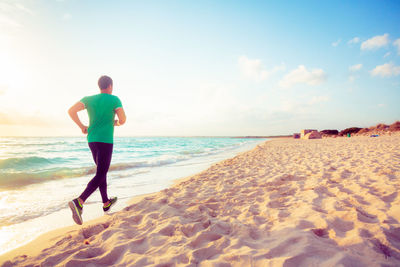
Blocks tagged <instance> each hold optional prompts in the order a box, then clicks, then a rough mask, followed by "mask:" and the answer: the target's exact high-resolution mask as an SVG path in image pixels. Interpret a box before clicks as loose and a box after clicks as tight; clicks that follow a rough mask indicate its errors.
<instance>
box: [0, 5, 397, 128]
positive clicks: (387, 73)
mask: <svg viewBox="0 0 400 267" xmlns="http://www.w3.org/2000/svg"><path fill="white" fill-rule="evenodd" d="M399 18H400V3H399V2H398V1H340V2H339V1H335V2H333V1H332V2H328V1H306V2H303V1H286V2H284V3H283V1H88V0H85V1H83V0H64V1H57V0H54V1H50V0H48V1H44V0H25V1H18V0H15V1H8V0H3V1H2V2H0V29H1V31H0V40H1V41H2V42H0V43H1V44H0V51H1V52H0V59H1V60H0V70H1V71H2V72H3V73H4V76H3V77H2V78H0V103H1V105H2V107H3V108H2V110H1V111H0V132H1V135H78V134H79V129H78V128H77V127H75V126H74V124H73V122H72V121H70V119H69V118H68V116H67V114H66V110H67V109H68V108H69V106H71V105H72V104H74V103H75V102H76V101H79V100H80V99H81V98H82V97H83V96H86V95H91V94H95V93H97V91H98V89H97V86H96V81H97V79H98V77H99V76H100V75H102V74H108V75H110V76H111V77H112V78H113V79H114V93H115V94H116V95H118V96H119V97H120V98H121V100H122V102H123V104H124V108H125V110H126V112H127V115H128V123H127V125H126V126H124V127H121V128H119V129H117V132H116V133H117V135H275V134H290V133H292V132H298V131H299V130H300V129H302V128H316V129H319V130H323V129H327V128H329V129H339V130H340V129H343V128H346V127H351V126H359V127H366V126H372V125H375V124H377V123H380V122H383V123H392V122H394V121H396V120H399V119H400V105H398V101H399V99H400V19H399ZM81 115H82V119H83V120H87V118H86V117H85V114H84V113H82V114H81Z"/></svg>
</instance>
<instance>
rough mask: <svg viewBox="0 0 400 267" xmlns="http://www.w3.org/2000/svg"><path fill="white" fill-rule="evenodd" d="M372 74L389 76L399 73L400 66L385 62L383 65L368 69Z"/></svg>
mask: <svg viewBox="0 0 400 267" xmlns="http://www.w3.org/2000/svg"><path fill="white" fill-rule="evenodd" d="M370 73H371V75H372V76H381V77H390V76H397V75H400V66H396V65H394V64H393V63H386V64H383V65H379V66H376V67H375V68H374V69H373V70H371V71H370Z"/></svg>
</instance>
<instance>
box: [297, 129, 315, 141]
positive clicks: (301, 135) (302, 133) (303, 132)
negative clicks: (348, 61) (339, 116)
mask: <svg viewBox="0 0 400 267" xmlns="http://www.w3.org/2000/svg"><path fill="white" fill-rule="evenodd" d="M311 132H318V131H317V130H311V129H304V130H301V132H300V137H301V138H302V139H303V138H304V136H305V135H306V134H308V133H311Z"/></svg>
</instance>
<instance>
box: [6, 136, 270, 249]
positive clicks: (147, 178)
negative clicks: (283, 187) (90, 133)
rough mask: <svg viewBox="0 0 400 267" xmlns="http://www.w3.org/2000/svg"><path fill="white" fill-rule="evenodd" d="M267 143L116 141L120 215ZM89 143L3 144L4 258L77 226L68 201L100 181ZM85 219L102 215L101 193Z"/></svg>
mask: <svg viewBox="0 0 400 267" xmlns="http://www.w3.org/2000/svg"><path fill="white" fill-rule="evenodd" d="M265 140H266V139H259V138H229V137H226V138H222V137H117V138H115V143H114V153H113V158H112V162H111V167H110V170H109V173H108V178H107V181H108V195H109V196H118V198H119V202H118V204H117V205H116V207H115V209H114V211H117V210H121V209H123V208H124V207H125V206H126V205H127V202H128V201H129V199H131V198H132V197H134V196H137V195H141V194H147V193H152V192H156V191H159V190H162V189H164V188H166V187H168V186H170V185H171V184H172V182H173V180H175V179H179V178H183V177H186V176H189V175H192V174H195V173H197V172H200V171H201V170H204V169H206V168H207V167H209V166H210V165H212V164H213V163H216V162H218V161H220V160H223V159H226V158H230V157H233V156H235V155H236V154H237V153H239V152H243V151H246V150H249V149H251V148H253V147H255V146H256V145H257V144H259V143H261V142H263V141H265ZM94 166H95V165H94V163H93V159H92V157H91V153H90V150H89V148H88V145H87V142H86V139H85V138H84V137H1V138H0V209H1V213H0V254H2V253H4V252H6V251H8V250H11V249H13V248H16V247H18V246H21V245H23V244H24V243H26V242H28V241H30V240H32V239H34V238H36V237H37V236H38V235H40V234H42V233H44V232H47V231H49V230H52V229H56V228H59V227H64V226H69V225H73V224H74V222H73V221H72V219H71V214H70V211H69V209H68V207H67V202H68V201H69V200H71V199H72V198H75V197H77V196H78V195H79V194H80V193H81V192H82V191H83V190H84V189H85V187H86V184H87V183H88V181H89V180H90V179H91V178H92V177H93V176H94V173H95V168H94ZM86 204H87V205H85V209H84V214H83V219H84V221H88V220H91V219H94V218H97V217H100V216H103V212H102V209H101V205H102V204H101V198H100V193H99V192H98V191H96V192H94V193H93V195H92V196H91V197H90V198H89V199H88V200H87V202H86Z"/></svg>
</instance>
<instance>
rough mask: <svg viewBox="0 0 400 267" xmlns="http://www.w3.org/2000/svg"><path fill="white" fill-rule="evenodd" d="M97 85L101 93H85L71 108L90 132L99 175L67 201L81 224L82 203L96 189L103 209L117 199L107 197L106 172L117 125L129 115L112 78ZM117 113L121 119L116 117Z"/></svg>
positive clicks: (76, 220) (77, 121) (86, 131)
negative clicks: (81, 113) (82, 113)
mask: <svg viewBox="0 0 400 267" xmlns="http://www.w3.org/2000/svg"><path fill="white" fill-rule="evenodd" d="M98 85H99V88H100V94H97V95H92V96H86V97H84V98H82V99H81V101H79V102H77V103H76V104H75V105H73V106H72V107H71V108H70V109H69V110H68V114H69V116H70V117H71V119H72V120H73V121H74V122H75V123H76V124H77V125H78V126H79V128H81V130H82V133H83V134H87V140H88V143H89V148H90V150H91V151H92V155H93V160H94V162H95V163H96V166H97V170H96V175H95V176H94V177H93V179H92V180H90V182H89V183H88V185H87V187H86V189H85V190H84V191H83V193H82V194H81V195H80V196H79V197H78V198H75V199H74V200H72V201H70V202H69V203H68V205H69V207H70V208H71V210H72V218H73V219H74V221H75V222H76V223H77V224H79V225H81V224H82V209H83V203H85V201H86V199H87V198H88V197H89V196H90V195H91V194H92V193H93V192H94V191H95V190H96V189H97V188H99V190H100V194H101V198H102V201H103V210H104V212H107V211H109V210H110V208H111V207H112V206H113V205H114V204H115V203H116V202H117V197H112V198H108V196H107V172H108V168H109V167H110V163H111V156H112V151H113V140H114V126H120V125H122V124H124V123H125V121H126V116H125V111H124V109H123V108H122V104H121V100H119V98H118V97H117V96H115V95H112V91H113V81H112V79H111V78H110V77H108V76H101V77H100V79H99V81H98ZM84 109H86V110H87V112H88V115H89V127H87V126H85V125H83V124H82V122H81V121H80V119H79V117H78V112H79V111H81V110H84ZM115 114H117V117H118V120H114V119H115Z"/></svg>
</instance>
